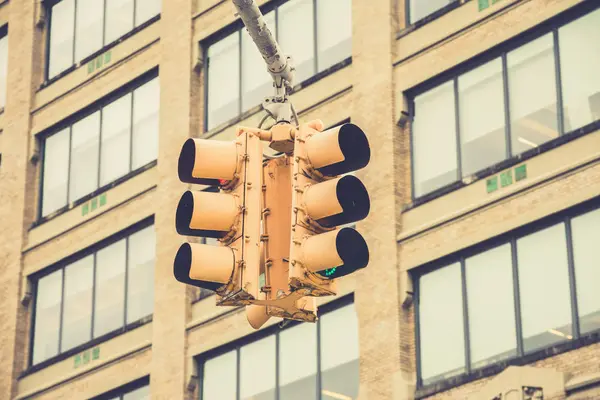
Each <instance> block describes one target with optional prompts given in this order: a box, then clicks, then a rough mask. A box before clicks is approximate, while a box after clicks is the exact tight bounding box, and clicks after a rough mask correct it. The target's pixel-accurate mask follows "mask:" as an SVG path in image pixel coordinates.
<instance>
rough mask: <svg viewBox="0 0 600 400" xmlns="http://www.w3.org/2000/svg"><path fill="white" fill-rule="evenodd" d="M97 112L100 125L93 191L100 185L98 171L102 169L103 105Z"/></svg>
mask: <svg viewBox="0 0 600 400" xmlns="http://www.w3.org/2000/svg"><path fill="white" fill-rule="evenodd" d="M109 104H110V103H109ZM98 112H99V113H100V115H99V117H98V118H100V126H99V127H98V173H97V174H96V188H95V189H94V191H96V190H98V188H99V187H100V173H101V171H102V136H103V135H102V130H103V125H104V124H103V123H102V120H103V119H104V107H102V108H100V110H99V111H98ZM91 115H94V114H91Z"/></svg>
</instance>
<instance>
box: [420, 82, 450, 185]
mask: <svg viewBox="0 0 600 400" xmlns="http://www.w3.org/2000/svg"><path fill="white" fill-rule="evenodd" d="M455 110H456V107H455V105H454V82H452V81H451V82H447V83H445V84H443V85H441V86H439V87H437V88H435V89H433V90H430V91H428V92H426V93H424V94H422V95H420V96H417V97H416V98H415V119H414V123H413V141H414V144H413V149H414V152H415V155H414V163H415V165H414V168H415V172H414V180H415V182H414V188H415V196H417V197H418V196H422V195H424V194H426V193H429V192H431V191H434V190H435V189H439V188H441V187H442V186H445V185H447V184H449V183H452V182H454V181H456V180H457V177H458V173H457V165H456V159H457V155H456V154H457V153H456V112H455Z"/></svg>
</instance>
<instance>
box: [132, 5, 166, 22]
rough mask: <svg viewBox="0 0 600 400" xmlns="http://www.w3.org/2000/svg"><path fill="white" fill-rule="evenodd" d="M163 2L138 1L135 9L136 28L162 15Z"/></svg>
mask: <svg viewBox="0 0 600 400" xmlns="http://www.w3.org/2000/svg"><path fill="white" fill-rule="evenodd" d="M161 6H162V0H137V4H136V7H135V26H140V25H142V24H143V23H144V22H146V21H148V20H150V19H152V18H153V17H155V16H157V15H158V14H160V11H161Z"/></svg>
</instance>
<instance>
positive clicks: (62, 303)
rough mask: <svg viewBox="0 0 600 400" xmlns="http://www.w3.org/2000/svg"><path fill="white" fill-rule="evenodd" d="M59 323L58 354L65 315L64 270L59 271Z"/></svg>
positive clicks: (60, 348)
mask: <svg viewBox="0 0 600 400" xmlns="http://www.w3.org/2000/svg"><path fill="white" fill-rule="evenodd" d="M61 275H62V276H61V290H60V291H61V293H60V323H59V325H58V353H57V355H58V354H60V353H62V331H63V317H64V313H65V268H64V267H63V268H62V269H61Z"/></svg>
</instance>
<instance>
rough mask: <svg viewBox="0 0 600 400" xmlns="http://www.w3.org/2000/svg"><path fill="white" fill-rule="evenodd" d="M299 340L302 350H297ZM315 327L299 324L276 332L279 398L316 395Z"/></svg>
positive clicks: (299, 398)
mask: <svg viewBox="0 0 600 400" xmlns="http://www.w3.org/2000/svg"><path fill="white" fill-rule="evenodd" d="M298 343H302V344H303V350H302V351H298ZM316 396H317V326H316V324H300V325H296V326H294V327H292V328H289V329H286V330H284V331H282V332H281V334H280V335H279V397H280V398H282V399H286V400H310V399H316V398H317V397H316Z"/></svg>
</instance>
